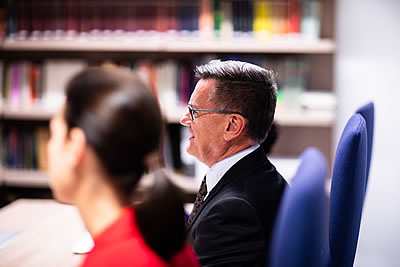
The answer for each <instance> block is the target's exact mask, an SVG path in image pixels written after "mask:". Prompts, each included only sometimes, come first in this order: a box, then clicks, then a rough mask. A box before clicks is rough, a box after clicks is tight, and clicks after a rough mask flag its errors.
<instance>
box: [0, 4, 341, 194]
mask: <svg viewBox="0 0 400 267" xmlns="http://www.w3.org/2000/svg"><path fill="white" fill-rule="evenodd" d="M9 3H12V4H11V7H10V6H5V4H3V6H0V36H5V37H4V38H3V39H2V40H1V41H0V58H2V60H1V63H2V64H1V66H2V70H1V73H2V76H1V79H0V81H1V84H2V93H3V101H2V104H1V105H0V127H2V126H4V125H8V124H10V121H11V122H12V121H21V123H22V124H23V123H25V122H29V123H31V124H33V123H35V122H36V121H39V122H41V123H42V122H43V121H48V120H49V119H50V117H51V116H52V114H54V112H55V111H56V110H57V109H58V107H59V104H60V103H61V100H62V98H60V95H61V94H62V90H63V88H62V87H63V83H64V82H65V80H66V79H67V76H70V75H69V74H71V75H72V73H73V72H74V71H77V70H78V69H79V68H83V67H84V66H87V65H99V64H102V63H104V62H114V63H117V64H119V65H124V66H128V67H130V68H132V69H136V70H138V69H139V70H141V71H142V74H143V75H144V76H147V77H148V76H151V75H153V74H154V71H155V73H161V72H162V71H166V72H164V74H163V75H164V76H165V75H167V76H171V75H170V74H171V72H168V71H171V68H172V69H173V77H185V78H184V80H185V85H184V86H183V87H184V89H182V88H180V89H179V90H176V88H175V89H174V90H172V91H175V93H176V91H178V92H177V94H178V96H176V95H172V96H171V92H172V91H171V90H170V89H171V88H172V87H177V86H179V87H182V86H181V85H180V84H179V82H178V84H177V83H176V81H174V79H171V80H169V81H168V83H166V84H169V86H170V87H171V88H169V89H168V88H167V89H164V88H161V87H160V86H153V85H154V83H158V84H163V83H164V82H162V81H160V80H157V79H156V80H149V84H150V86H151V87H152V89H153V90H154V91H155V92H156V93H157V94H158V97H159V98H160V103H161V105H162V108H163V113H164V116H165V119H166V121H167V122H168V123H169V124H171V125H175V126H174V127H171V129H175V130H172V131H176V129H177V128H179V127H178V126H177V124H179V119H180V117H181V115H182V114H184V113H185V112H186V106H185V104H186V103H187V99H188V97H189V96H190V91H191V89H193V86H194V82H193V80H192V77H191V76H190V74H189V73H190V70H191V69H192V68H193V66H194V65H198V64H202V63H205V62H207V61H208V60H210V59H214V58H222V59H239V60H244V61H250V62H253V63H256V64H259V65H262V66H265V67H269V68H272V69H274V70H275V71H276V72H278V73H279V76H278V79H279V80H278V82H279V86H280V89H282V90H280V91H281V92H280V93H281V94H280V97H281V98H280V100H279V103H278V109H277V112H276V118H275V121H276V122H277V123H278V124H279V126H280V137H279V139H278V142H277V144H276V145H275V147H274V150H273V151H272V156H273V157H278V158H283V159H284V158H295V157H297V156H298V155H299V154H300V153H301V151H302V150H303V149H304V148H305V147H307V146H310V145H315V146H317V147H319V148H320V149H321V150H322V151H323V153H324V154H325V155H326V156H327V158H330V159H332V155H333V153H332V149H331V140H332V132H333V126H334V122H335V117H336V116H335V113H336V112H335V104H332V101H328V102H326V103H327V104H326V106H329V107H328V108H327V107H326V106H324V105H321V103H325V102H323V100H324V99H321V98H315V99H313V100H312V101H311V102H310V101H308V102H304V103H303V102H302V103H300V102H299V101H296V103H294V104H293V103H288V102H285V98H286V99H289V98H290V97H291V98H295V99H297V98H300V96H301V95H302V94H303V93H307V92H323V93H327V94H330V97H331V98H335V93H334V88H333V64H334V61H333V58H334V53H335V49H336V47H335V40H334V21H333V18H334V14H333V11H334V0H229V1H228V0H214V1H210V0H192V1H183V0H168V1H155V0H148V1H146V3H144V2H143V1H127V0H118V1H113V2H110V1H93V0H85V1H74V0H70V1H28V0H17V1H9ZM94 6H97V7H95V8H93V7H94ZM35 7H40V8H41V10H40V11H35V10H33V9H34V8H35ZM63 9H65V10H64V11H63ZM303 9H304V10H305V11H302V10H303ZM2 10H3V11H2ZM90 10H91V11H90ZM2 12H3V13H4V14H6V15H3V16H2V15H1V14H3V13H2ZM63 12H66V13H65V14H64V13H63ZM263 12H264V13H263ZM265 12H266V13H265ZM141 13H142V14H141ZM77 14H79V15H77ZM135 14H136V15H135ZM185 14H186V15H185ZM263 14H264V17H263ZM302 14H303V15H302ZM44 15H46V16H44ZM41 17H42V19H40V18H41ZM44 17H46V18H47V19H45V18H44ZM237 17H240V18H241V19H239V20H238V19H236V18H237ZM310 21H311V22H310ZM313 23H314V24H313ZM303 24H304V25H303ZM282 25H286V26H284V27H283V26H282ZM303 26H304V27H303ZM2 32H3V33H2ZM27 62H28V63H27ZM13 64H28V65H29V66H31V65H35V64H36V65H38V66H39V69H40V71H41V75H44V76H47V77H43V76H40V77H41V79H43V80H42V81H41V82H40V84H41V86H42V87H43V88H42V91H40V90H39V91H38V92H37V93H36V95H40V94H41V97H42V98H40V99H39V100H38V101H35V104H32V103H30V104H27V102H26V100H24V101H20V102H19V103H18V104H17V105H10V104H9V103H8V102H9V100H7V98H5V95H4V94H5V93H4V92H5V90H6V89H5V88H6V87H5V83H6V80H7V70H8V68H10V69H12V68H13V67H10V66H11V65H13ZM66 65H68V66H69V68H64V67H65V66H66ZM71 66H72V67H71ZM49 70H50V71H51V73H50V74H47V75H45V73H47V72H49ZM143 70H144V72H143ZM149 70H151V71H149ZM182 71H183V72H184V73H185V74H182V73H183V72H182ZM292 72H294V73H295V74H293V73H292ZM62 73H64V74H65V73H69V74H68V75H61V74H62ZM152 73H153V74H152ZM185 75H186V76H185ZM293 76H296V77H299V79H296V81H295V82H293V79H292V78H293ZM10 77H11V76H10ZM49 77H52V78H49ZM58 80H62V81H63V82H57V81H58ZM175 80H176V79H175ZM293 83H295V84H293ZM291 86H292V87H293V86H295V87H296V86H297V87H301V88H300V90H298V89H299V88H297V87H296V89H295V90H291ZM182 90H184V91H182ZM182 94H183V96H182ZM21 95H23V94H22V93H21ZM289 95H291V96H290V97H289ZM176 98H179V99H178V100H176ZM282 98H283V100H282ZM321 106H322V107H321ZM178 131H179V130H178ZM171 135H174V136H180V133H176V132H175V133H172V134H171ZM178 140H179V139H178ZM2 142H3V141H2ZM172 145H174V146H179V144H176V143H175V144H172ZM173 150H174V151H178V150H179V147H178V148H176V147H175V148H173ZM178 158H179V153H178ZM173 160H176V159H173ZM178 160H179V159H178ZM181 165H182V164H177V166H181ZM180 171H182V170H180ZM0 176H1V179H0V181H3V184H10V185H13V186H27V187H46V186H48V183H47V181H48V178H47V176H46V174H45V172H43V171H35V170H18V169H12V168H11V169H10V168H4V167H3V169H2V171H1V174H0ZM172 176H173V177H174V178H176V181H177V184H178V185H181V187H183V188H184V189H185V190H187V191H193V190H194V191H197V187H198V185H197V182H195V180H194V179H191V178H188V177H185V176H183V177H184V178H182V175H181V174H178V175H176V174H174V175H172ZM180 183H182V184H180ZM191 183H192V184H191ZM183 184H184V185H183ZM193 184H195V185H194V186H193Z"/></svg>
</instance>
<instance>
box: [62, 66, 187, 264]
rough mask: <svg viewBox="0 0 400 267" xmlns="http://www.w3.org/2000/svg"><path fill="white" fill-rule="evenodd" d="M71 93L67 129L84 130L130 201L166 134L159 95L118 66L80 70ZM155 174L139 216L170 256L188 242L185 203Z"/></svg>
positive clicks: (147, 235)
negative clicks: (159, 104)
mask: <svg viewBox="0 0 400 267" xmlns="http://www.w3.org/2000/svg"><path fill="white" fill-rule="evenodd" d="M66 97H67V99H66V107H65V113H64V116H65V121H66V123H67V126H68V130H70V129H72V128H74V127H78V128H80V129H82V130H83V132H84V133H85V136H86V140H87V144H88V145H89V146H90V147H91V148H92V149H93V150H94V151H95V154H96V155H97V157H98V159H99V161H100V163H101V164H102V167H103V168H104V170H105V171H106V173H107V177H109V183H110V184H111V185H112V186H113V188H114V190H115V191H116V192H118V196H119V197H120V201H121V203H122V204H123V205H128V204H130V203H131V200H132V196H133V193H134V191H135V188H136V185H137V183H138V181H139V180H140V178H141V177H142V175H143V173H144V172H145V171H146V170H147V169H148V167H149V166H148V163H147V161H148V160H147V159H148V157H149V155H151V153H154V152H157V150H158V149H159V145H160V141H161V138H162V132H163V121H162V116H161V113H160V109H159V106H158V103H157V100H156V99H155V97H154V96H153V94H152V92H151V91H150V89H149V88H147V87H146V86H145V85H144V84H143V83H142V82H141V81H140V79H139V78H138V76H136V75H134V74H133V73H132V72H130V71H128V70H125V69H121V68H117V67H108V68H104V67H95V68H88V69H86V70H84V71H82V72H80V73H79V74H77V75H76V76H75V77H74V78H73V79H72V80H71V81H70V82H69V83H68V85H67V88H66ZM154 177H155V178H156V179H154V180H155V183H154V186H153V188H152V189H151V190H150V192H151V195H148V196H147V197H146V199H145V201H144V202H143V203H141V204H140V205H138V206H137V208H136V215H137V216H136V217H137V223H138V225H139V228H140V230H141V232H142V234H143V236H144V239H145V240H146V242H147V244H148V245H149V247H150V248H152V249H153V250H154V251H155V252H156V253H157V254H158V255H160V256H161V257H162V258H163V259H165V260H167V261H168V260H169V259H170V258H171V256H172V255H173V254H175V252H177V251H179V250H180V249H181V248H182V247H183V243H184V239H185V229H184V228H185V225H184V219H183V218H184V210H183V203H182V198H181V195H180V193H179V192H178V189H177V188H175V187H174V186H173V185H172V184H171V182H170V181H169V180H168V179H167V177H166V176H165V175H164V174H163V173H161V172H160V171H157V172H155V174H154ZM150 192H149V193H150Z"/></svg>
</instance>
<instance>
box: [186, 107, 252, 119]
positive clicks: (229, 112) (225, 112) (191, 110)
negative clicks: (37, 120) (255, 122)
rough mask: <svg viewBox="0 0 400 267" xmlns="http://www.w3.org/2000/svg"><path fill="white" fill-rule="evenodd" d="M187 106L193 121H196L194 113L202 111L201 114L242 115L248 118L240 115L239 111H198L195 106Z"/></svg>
mask: <svg viewBox="0 0 400 267" xmlns="http://www.w3.org/2000/svg"><path fill="white" fill-rule="evenodd" d="M187 106H188V110H189V115H190V119H191V120H192V121H194V119H195V117H194V111H200V112H212V113H221V114H238V115H241V116H243V117H244V118H246V116H245V115H243V114H242V113H240V112H237V111H230V110H210V109H196V108H193V106H192V105H190V104H188V105H187Z"/></svg>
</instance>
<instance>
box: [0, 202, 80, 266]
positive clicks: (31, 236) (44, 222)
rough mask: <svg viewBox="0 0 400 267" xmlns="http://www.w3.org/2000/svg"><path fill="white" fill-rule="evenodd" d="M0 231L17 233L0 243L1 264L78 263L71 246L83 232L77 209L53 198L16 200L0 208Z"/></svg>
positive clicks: (78, 260) (52, 264)
mask: <svg viewBox="0 0 400 267" xmlns="http://www.w3.org/2000/svg"><path fill="white" fill-rule="evenodd" d="M0 231H1V232H18V233H19V234H18V235H17V236H16V237H15V239H14V240H12V241H10V243H9V244H6V245H5V246H2V245H0V266H1V267H3V266H4V267H6V266H7V267H14V266H23V267H33V266H35V267H36V266H37V267H41V266H57V267H63V266H65V267H67V266H68V267H69V266H79V264H80V262H81V261H82V260H83V257H84V256H82V255H76V254H73V253H72V251H71V248H72V247H73V245H74V244H76V243H77V241H78V240H79V239H80V238H81V237H82V235H83V234H84V233H85V229H84V226H83V223H82V221H81V219H80V217H79V213H78V211H77V209H76V208H75V207H73V206H69V205H63V204H59V203H57V202H55V201H54V200H42V199H40V200H32V199H20V200H16V201H14V202H13V203H11V204H9V205H7V206H5V207H3V208H2V209H0Z"/></svg>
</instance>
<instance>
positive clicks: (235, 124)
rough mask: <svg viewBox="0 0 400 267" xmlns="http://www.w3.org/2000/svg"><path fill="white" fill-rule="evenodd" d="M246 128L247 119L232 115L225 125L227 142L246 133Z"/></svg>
mask: <svg viewBox="0 0 400 267" xmlns="http://www.w3.org/2000/svg"><path fill="white" fill-rule="evenodd" d="M245 126H246V119H245V118H244V117H243V116H241V115H239V114H232V115H230V116H229V118H228V121H227V123H226V125H225V131H224V139H225V141H226V142H229V141H232V140H233V139H235V138H237V137H238V136H240V135H241V134H242V133H243V132H244V129H245Z"/></svg>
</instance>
